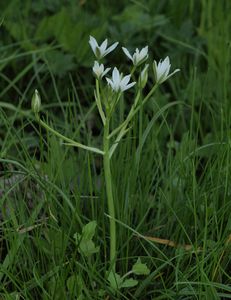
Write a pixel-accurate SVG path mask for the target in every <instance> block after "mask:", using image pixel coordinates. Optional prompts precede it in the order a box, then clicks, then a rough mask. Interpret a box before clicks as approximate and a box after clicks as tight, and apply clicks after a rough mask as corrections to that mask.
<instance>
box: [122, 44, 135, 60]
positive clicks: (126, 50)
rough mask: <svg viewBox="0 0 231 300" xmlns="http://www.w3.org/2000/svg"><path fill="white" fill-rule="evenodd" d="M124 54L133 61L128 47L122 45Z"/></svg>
mask: <svg viewBox="0 0 231 300" xmlns="http://www.w3.org/2000/svg"><path fill="white" fill-rule="evenodd" d="M122 50H123V52H124V54H125V55H126V56H127V57H128V58H130V59H131V60H132V61H133V58H132V56H131V54H130V52H129V51H128V49H127V48H125V47H122Z"/></svg>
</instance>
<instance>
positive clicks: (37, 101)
mask: <svg viewBox="0 0 231 300" xmlns="http://www.w3.org/2000/svg"><path fill="white" fill-rule="evenodd" d="M31 108H32V110H33V112H34V113H35V114H37V113H38V112H39V111H40V108H41V98H40V95H39V92H38V90H35V91H34V95H33V97H32V102H31Z"/></svg>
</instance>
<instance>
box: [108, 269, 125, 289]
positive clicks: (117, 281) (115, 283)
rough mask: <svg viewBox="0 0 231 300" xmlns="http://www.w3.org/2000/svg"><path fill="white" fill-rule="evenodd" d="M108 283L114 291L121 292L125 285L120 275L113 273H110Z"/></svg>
mask: <svg viewBox="0 0 231 300" xmlns="http://www.w3.org/2000/svg"><path fill="white" fill-rule="evenodd" d="M108 281H109V282H110V286H111V287H112V288H113V289H114V290H119V289H120V288H121V286H122V284H123V279H122V278H121V277H120V275H119V274H117V273H113V272H110V273H109V276H108Z"/></svg>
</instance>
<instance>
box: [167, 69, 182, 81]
mask: <svg viewBox="0 0 231 300" xmlns="http://www.w3.org/2000/svg"><path fill="white" fill-rule="evenodd" d="M179 71H180V69H176V70H174V71H173V72H172V73H171V74H169V75H168V76H167V77H166V79H168V78H169V77H171V76H172V75H174V74H175V73H177V72H179Z"/></svg>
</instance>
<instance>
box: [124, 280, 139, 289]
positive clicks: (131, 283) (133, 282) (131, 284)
mask: <svg viewBox="0 0 231 300" xmlns="http://www.w3.org/2000/svg"><path fill="white" fill-rule="evenodd" d="M137 284H138V281H137V280H135V279H133V278H129V279H126V280H125V281H124V282H123V283H122V285H121V287H122V288H130V287H134V286H136V285H137Z"/></svg>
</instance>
